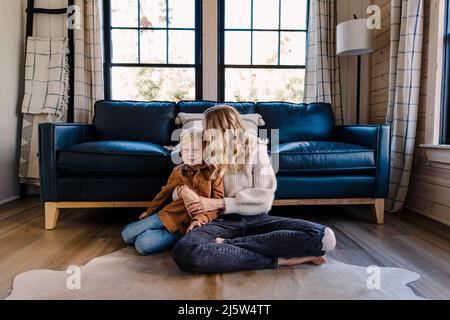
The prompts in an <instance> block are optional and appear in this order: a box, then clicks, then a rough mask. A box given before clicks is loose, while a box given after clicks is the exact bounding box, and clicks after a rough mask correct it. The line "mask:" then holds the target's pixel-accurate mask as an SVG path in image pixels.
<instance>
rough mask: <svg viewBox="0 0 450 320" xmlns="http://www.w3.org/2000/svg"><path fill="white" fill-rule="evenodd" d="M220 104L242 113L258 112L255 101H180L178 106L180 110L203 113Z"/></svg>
mask: <svg viewBox="0 0 450 320" xmlns="http://www.w3.org/2000/svg"><path fill="white" fill-rule="evenodd" d="M219 104H226V105H229V106H232V107H234V108H235V109H236V110H237V111H238V112H239V113H240V114H249V113H256V106H255V104H254V103H253V102H217V101H180V102H178V108H179V111H180V112H184V113H203V112H205V111H206V110H208V109H209V108H211V107H214V106H217V105H219Z"/></svg>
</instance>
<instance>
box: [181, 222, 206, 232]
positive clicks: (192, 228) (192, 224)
mask: <svg viewBox="0 0 450 320" xmlns="http://www.w3.org/2000/svg"><path fill="white" fill-rule="evenodd" d="M205 224H206V222H203V221H198V220H194V221H192V222H191V224H190V226H189V228H188V229H187V231H186V233H189V232H191V231H192V230H194V229H195V228H197V227H201V226H203V225H205Z"/></svg>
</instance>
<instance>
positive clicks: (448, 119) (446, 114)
mask: <svg viewBox="0 0 450 320" xmlns="http://www.w3.org/2000/svg"><path fill="white" fill-rule="evenodd" d="M445 5H446V8H445V20H444V21H445V30H444V39H443V41H444V55H443V71H444V72H443V79H442V80H443V81H442V101H441V119H440V126H441V128H440V136H439V144H450V106H449V103H450V0H446V4H445Z"/></svg>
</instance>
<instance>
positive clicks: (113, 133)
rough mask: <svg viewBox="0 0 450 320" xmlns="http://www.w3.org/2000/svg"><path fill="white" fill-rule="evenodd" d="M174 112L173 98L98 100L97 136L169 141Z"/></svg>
mask: <svg viewBox="0 0 450 320" xmlns="http://www.w3.org/2000/svg"><path fill="white" fill-rule="evenodd" d="M175 113H176V103H173V102H134V101H98V102H97V103H96V104H95V117H94V126H95V131H96V138H97V140H130V141H147V142H152V143H156V144H159V145H162V146H164V145H169V144H170V134H171V131H172V128H173V125H174V120H175Z"/></svg>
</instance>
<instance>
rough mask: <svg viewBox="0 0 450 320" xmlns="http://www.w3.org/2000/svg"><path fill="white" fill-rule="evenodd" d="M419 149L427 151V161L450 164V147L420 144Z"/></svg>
mask: <svg viewBox="0 0 450 320" xmlns="http://www.w3.org/2000/svg"><path fill="white" fill-rule="evenodd" d="M420 147H421V148H425V149H426V150H427V151H426V153H427V158H428V161H430V162H437V163H446V164H450V145H444V144H421V145H420Z"/></svg>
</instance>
